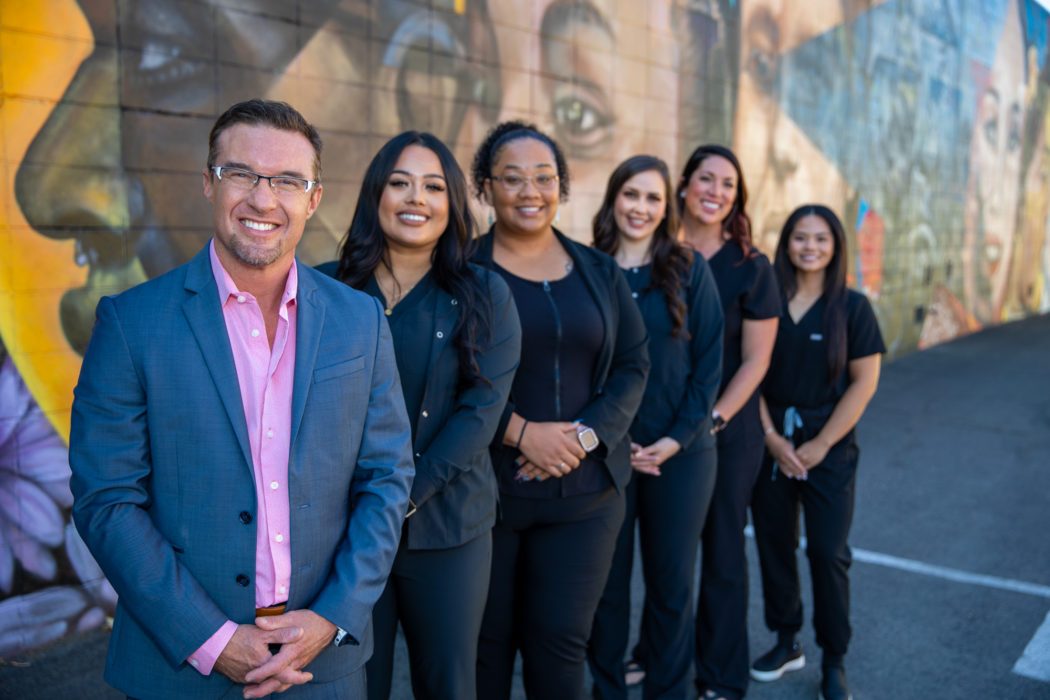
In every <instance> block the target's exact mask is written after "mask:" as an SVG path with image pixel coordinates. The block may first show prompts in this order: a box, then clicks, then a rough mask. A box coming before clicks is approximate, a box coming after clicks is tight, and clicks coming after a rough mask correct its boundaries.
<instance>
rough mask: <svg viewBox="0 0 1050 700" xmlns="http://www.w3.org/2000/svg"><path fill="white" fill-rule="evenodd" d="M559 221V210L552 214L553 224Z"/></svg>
mask: <svg viewBox="0 0 1050 700" xmlns="http://www.w3.org/2000/svg"><path fill="white" fill-rule="evenodd" d="M560 221H561V210H560V209H559V210H558V211H556V212H554V223H559V222H560Z"/></svg>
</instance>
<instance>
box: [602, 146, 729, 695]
mask: <svg viewBox="0 0 1050 700" xmlns="http://www.w3.org/2000/svg"><path fill="white" fill-rule="evenodd" d="M672 196H673V190H672V186H671V177H670V173H669V172H668V170H667V165H666V163H664V162H663V161H662V160H660V159H659V158H656V157H654V156H648V155H638V156H634V157H632V158H629V159H627V160H626V161H624V162H623V163H621V164H620V165H619V166H618V167H617V168H616V170H614V171H613V173H612V175H611V176H610V177H609V184H608V186H607V187H606V190H605V197H604V199H603V200H602V205H601V208H600V209H599V210H598V213H597V214H595V216H594V247H595V248H597V249H598V250H600V251H602V252H604V253H608V254H609V255H612V256H613V257H614V258H615V259H616V262H617V263H618V264H619V266H620V270H621V271H622V272H623V274H624V276H625V277H626V279H627V283H628V284H629V285H630V287H631V291H632V294H633V295H634V297H635V301H636V302H637V304H638V308H639V310H640V311H641V312H642V318H643V319H644V320H645V327H646V330H647V331H648V333H649V358H650V360H651V362H652V370H651V371H650V374H649V381H648V383H647V384H646V388H645V394H644V396H643V398H642V405H641V407H640V408H639V409H638V414H637V415H636V416H635V418H634V421H633V422H632V423H631V429H630V435H631V440H632V443H631V466H632V468H633V473H632V475H631V481H630V483H629V484H628V485H627V492H626V493H627V508H626V515H625V517H624V523H623V527H622V528H621V529H620V535H619V538H618V540H617V543H616V553H615V554H614V556H613V565H612V569H611V571H610V572H609V580H608V582H607V583H606V584H605V591H604V593H603V594H602V599H601V603H600V604H599V606H598V613H597V614H596V615H595V617H594V628H593V629H592V631H591V644H590V651H589V655H588V656H589V659H590V664H591V672H592V674H593V675H594V693H593V694H594V697H595V698H596V699H600V700H611V699H613V698H620V699H623V700H626V698H627V686H626V682H625V678H624V671H625V669H624V662H623V658H624V654H625V653H626V651H627V641H628V630H629V623H630V608H631V605H630V603H631V600H630V586H631V568H632V562H633V560H634V531H635V522H636V520H637V523H638V531H639V537H640V538H641V543H640V544H641V552H642V570H643V573H644V576H645V604H644V607H643V612H642V634H643V635H644V636H645V638H646V639H648V640H649V646H648V650H647V655H646V658H647V660H648V664H647V668H646V671H647V673H646V675H645V686H644V689H643V693H642V696H643V697H644V698H671V697H681V698H685V697H687V696H690V697H691V695H692V694H693V693H691V692H690V688H689V682H688V673H689V668H690V666H691V665H692V660H693V646H694V645H693V616H692V610H693V600H692V597H693V576H694V574H695V567H696V553H697V548H698V546H699V544H700V531H701V530H702V528H703V525H704V520H705V518H706V516H707V506H708V503H709V502H710V500H711V493H712V491H713V490H714V486H715V470H716V466H717V462H716V455H715V438H714V436H713V435H712V434H711V408H712V406H713V405H714V399H715V395H716V393H717V391H718V383H719V379H720V378H721V370H722V306H721V303H720V302H719V298H718V289H717V288H716V287H715V282H714V278H713V277H712V275H711V271H710V270H709V269H708V267H707V263H706V262H705V261H704V259H703V257H701V256H700V255H695V254H694V253H693V251H692V250H691V249H690V248H688V247H686V246H684V245H682V244H681V243H679V242H678V240H677V234H678V210H677V209H676V207H675V206H674V205H673V203H672V201H671V200H672Z"/></svg>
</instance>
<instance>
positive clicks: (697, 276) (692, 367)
mask: <svg viewBox="0 0 1050 700" xmlns="http://www.w3.org/2000/svg"><path fill="white" fill-rule="evenodd" d="M687 292H688V299H687V300H686V304H687V305H688V312H689V318H688V324H687V328H688V331H689V335H690V338H689V376H688V377H687V378H686V391H685V396H684V397H683V399H682V403H681V404H680V405H679V407H678V414H677V417H676V418H675V421H674V423H673V424H672V425H671V428H670V430H668V431H667V435H668V437H671V438H673V439H674V440H675V441H676V442H677V443H678V444H679V445H681V446H682V449H683V450H685V449H688V448H690V447H698V446H699V444H700V443H699V442H697V438H698V437H702V436H703V435H706V434H707V431H708V430H709V429H710V420H711V407H712V406H713V405H714V403H715V397H716V396H717V395H718V387H719V385H720V382H721V381H722V330H723V328H724V326H725V319H724V318H723V316H722V302H721V300H720V298H719V296H718V287H717V286H716V285H715V278H714V275H713V274H711V269H710V268H709V267H708V266H707V261H705V260H704V258H703V256H701V255H700V254H696V255H694V256H693V265H692V267H691V268H690V275H689V286H688V289H687ZM711 442H712V444H713V443H714V438H713V437H712V439H711Z"/></svg>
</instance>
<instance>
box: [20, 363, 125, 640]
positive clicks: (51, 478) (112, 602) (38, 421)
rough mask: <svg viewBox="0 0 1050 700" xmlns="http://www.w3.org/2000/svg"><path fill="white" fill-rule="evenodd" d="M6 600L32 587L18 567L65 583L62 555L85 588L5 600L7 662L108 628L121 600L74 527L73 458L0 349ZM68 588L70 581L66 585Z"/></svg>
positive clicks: (48, 589)
mask: <svg viewBox="0 0 1050 700" xmlns="http://www.w3.org/2000/svg"><path fill="white" fill-rule="evenodd" d="M0 358H2V361H0V594H2V595H4V596H7V595H10V594H11V593H12V592H15V589H18V590H21V589H23V588H24V584H22V583H21V582H19V581H17V580H16V578H15V573H16V571H17V569H18V567H21V569H22V571H24V572H26V573H28V574H30V575H31V576H32V577H33V578H35V579H38V580H40V581H42V582H45V583H47V582H54V583H56V584H57V583H60V582H59V581H57V580H56V579H57V578H59V570H60V566H59V560H58V557H59V556H60V555H61V553H63V552H64V553H65V556H66V559H67V560H68V562H69V564H70V565H71V566H72V569H73V571H74V572H75V574H76V578H77V579H78V580H79V581H80V582H82V584H78V585H52V586H49V587H46V588H44V589H42V590H37V591H33V592H31V593H27V594H25V595H15V596H11V597H9V598H7V599H6V600H3V601H0V658H3V657H6V656H10V655H12V654H18V653H21V652H23V651H25V650H27V649H33V648H36V647H40V646H43V645H45V644H49V643H51V642H54V641H56V640H58V639H60V638H61V637H63V636H65V635H66V634H68V633H70V632H74V631H77V632H83V631H87V630H90V629H94V628H96V627H99V626H100V625H102V624H103V623H104V622H105V620H106V616H107V615H111V614H112V613H113V611H114V610H115V608H116V601H117V596H116V593H115V592H114V591H113V587H112V586H110V584H109V582H108V581H107V580H106V579H105V577H103V575H102V571H101V570H100V569H99V567H98V564H96V563H95V560H94V559H93V558H92V556H91V554H90V552H88V550H87V547H86V546H85V545H84V542H83V541H82V540H81V539H80V535H79V534H78V533H77V531H76V528H75V527H73V524H72V523H71V522H70V520H69V515H68V514H69V508H70V506H71V505H72V503H73V496H72V494H71V493H70V491H69V476H70V471H69V456H68V452H67V450H66V446H65V444H64V443H63V441H62V439H61V437H59V435H58V434H57V433H56V432H55V430H54V428H53V427H52V426H51V424H50V422H49V421H48V420H47V418H46V416H44V414H43V412H42V411H41V410H40V407H39V406H38V405H37V403H36V401H35V400H34V399H33V397H32V396H31V394H30V393H29V390H28V389H27V388H26V386H25V383H24V382H23V381H22V378H21V376H19V374H18V370H17V369H16V368H15V366H14V364H13V363H12V362H11V358H10V357H8V356H7V354H6V352H4V350H3V347H2V346H0ZM61 583H65V582H61Z"/></svg>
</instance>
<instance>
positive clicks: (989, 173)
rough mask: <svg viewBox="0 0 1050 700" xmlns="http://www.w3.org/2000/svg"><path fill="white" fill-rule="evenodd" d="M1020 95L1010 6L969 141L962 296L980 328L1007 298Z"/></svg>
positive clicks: (1019, 57)
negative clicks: (979, 323) (980, 324)
mask: <svg viewBox="0 0 1050 700" xmlns="http://www.w3.org/2000/svg"><path fill="white" fill-rule="evenodd" d="M1024 94H1025V64H1024V38H1023V36H1022V34H1021V20H1020V16H1019V13H1018V8H1017V3H1016V2H1013V1H1011V2H1009V3H1007V9H1006V17H1005V20H1004V22H1003V26H1002V31H1001V33H1000V37H999V43H998V48H997V50H996V53H995V60H994V62H993V63H992V66H991V73H990V75H989V79H988V87H987V88H986V89H985V90H984V92H983V93H982V94H980V95H979V97H978V102H977V114H976V117H975V120H974V128H973V134H972V135H971V139H970V163H969V168H970V170H969V180H968V185H967V197H966V229H965V233H964V239H963V255H962V264H963V291H964V297H965V303H966V307H967V309H968V310H969V311H970V312H971V313H973V314H974V316H976V317H977V320H978V321H980V322H981V323H991V322H996V321H998V320H1000V316H1001V313H1002V308H1003V302H1004V300H1005V295H1006V289H1007V280H1008V278H1009V272H1010V258H1011V255H1012V253H1013V247H1014V234H1015V232H1016V228H1017V225H1016V224H1017V205H1018V201H1019V198H1020V192H1021V138H1022V134H1023V127H1024Z"/></svg>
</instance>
